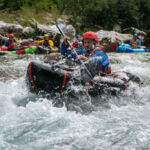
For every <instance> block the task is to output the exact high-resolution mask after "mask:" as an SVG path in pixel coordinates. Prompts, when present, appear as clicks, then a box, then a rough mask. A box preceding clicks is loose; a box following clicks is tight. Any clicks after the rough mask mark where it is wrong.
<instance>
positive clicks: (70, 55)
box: [4, 31, 141, 74]
mask: <svg viewBox="0 0 150 150" xmlns="http://www.w3.org/2000/svg"><path fill="white" fill-rule="evenodd" d="M68 40H70V38H69V37H68V36H65V37H64V41H63V43H62V44H61V47H60V53H61V55H62V56H63V57H64V58H67V59H71V60H73V61H74V62H76V63H80V60H82V61H87V60H90V61H91V62H92V64H93V65H94V66H96V68H98V70H99V71H100V72H103V73H106V74H110V73H111V66H110V61H109V58H108V56H107V55H106V53H105V52H104V47H103V46H100V45H99V43H98V37H97V35H96V33H94V32H91V31H89V32H85V33H84V34H83V35H82V37H81V36H80V35H77V36H76V41H75V42H74V43H73V44H72V46H71V47H70V45H69V44H68ZM34 42H35V43H38V44H41V45H44V46H46V47H49V48H50V49H53V48H54V43H53V41H52V40H50V39H49V35H48V34H44V39H43V40H40V41H34ZM4 45H5V46H7V47H8V50H10V51H11V50H14V48H15V47H16V45H15V42H14V34H9V40H7V41H5V43H4ZM130 45H131V46H132V47H136V48H139V47H140V46H141V41H140V40H138V35H137V34H133V39H132V40H131V41H130ZM72 47H73V48H74V50H75V51H76V53H74V51H73V50H72Z"/></svg>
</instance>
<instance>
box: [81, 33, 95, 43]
mask: <svg viewBox="0 0 150 150" xmlns="http://www.w3.org/2000/svg"><path fill="white" fill-rule="evenodd" d="M84 39H93V40H95V41H96V42H98V37H97V35H96V33H94V32H91V31H89V32H85V33H84V34H83V36H82V40H84Z"/></svg>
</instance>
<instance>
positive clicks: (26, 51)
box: [11, 46, 37, 54]
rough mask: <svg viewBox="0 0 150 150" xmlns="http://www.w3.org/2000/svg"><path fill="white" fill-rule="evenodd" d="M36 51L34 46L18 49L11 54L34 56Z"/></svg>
mask: <svg viewBox="0 0 150 150" xmlns="http://www.w3.org/2000/svg"><path fill="white" fill-rule="evenodd" d="M36 51H37V47H36V46H31V47H28V48H24V49H20V50H17V51H11V53H12V54H34V53H35V52H36Z"/></svg>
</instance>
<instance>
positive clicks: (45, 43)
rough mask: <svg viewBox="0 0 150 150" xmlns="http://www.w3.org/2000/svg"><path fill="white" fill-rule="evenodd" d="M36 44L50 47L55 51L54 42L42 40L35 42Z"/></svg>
mask: <svg viewBox="0 0 150 150" xmlns="http://www.w3.org/2000/svg"><path fill="white" fill-rule="evenodd" d="M35 43H38V44H40V45H44V46H49V47H50V49H53V47H54V43H53V41H52V40H40V41H35Z"/></svg>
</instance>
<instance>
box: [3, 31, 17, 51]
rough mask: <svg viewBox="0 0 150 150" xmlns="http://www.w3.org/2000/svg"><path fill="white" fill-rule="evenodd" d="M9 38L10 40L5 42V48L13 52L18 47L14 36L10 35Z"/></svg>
mask: <svg viewBox="0 0 150 150" xmlns="http://www.w3.org/2000/svg"><path fill="white" fill-rule="evenodd" d="M8 37H9V39H8V40H6V41H5V42H4V46H6V47H7V48H8V51H13V50H15V47H16V45H15V42H14V34H12V33H11V34H9V35H8Z"/></svg>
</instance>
